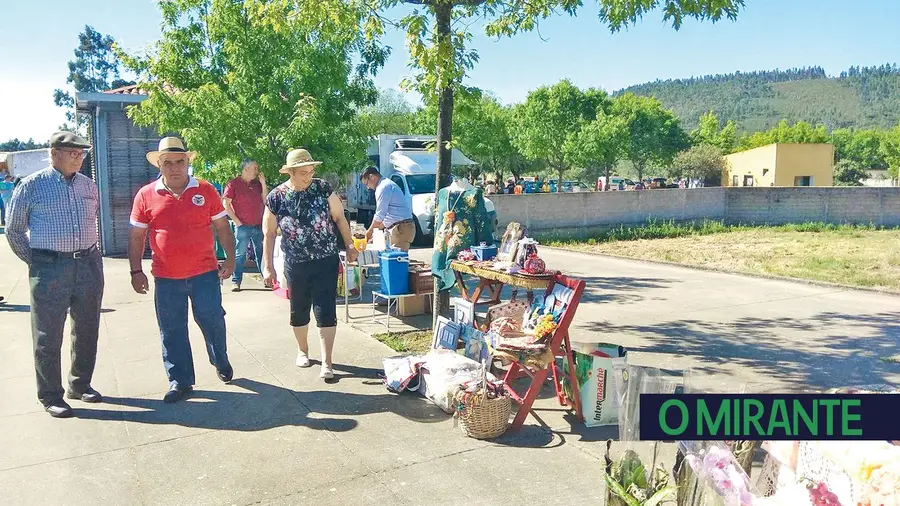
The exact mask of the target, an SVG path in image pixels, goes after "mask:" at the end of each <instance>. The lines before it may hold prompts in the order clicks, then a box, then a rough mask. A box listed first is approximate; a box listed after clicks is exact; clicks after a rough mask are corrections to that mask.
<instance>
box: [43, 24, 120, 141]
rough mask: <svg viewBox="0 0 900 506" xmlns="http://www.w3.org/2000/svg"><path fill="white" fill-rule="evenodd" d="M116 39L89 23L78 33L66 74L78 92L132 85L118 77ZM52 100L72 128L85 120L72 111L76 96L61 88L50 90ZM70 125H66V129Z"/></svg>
mask: <svg viewBox="0 0 900 506" xmlns="http://www.w3.org/2000/svg"><path fill="white" fill-rule="evenodd" d="M115 44H116V40H115V39H114V38H112V36H110V35H103V34H102V33H100V32H98V31H97V30H94V28H93V27H91V26H90V25H85V27H84V31H83V32H81V33H79V34H78V47H76V48H75V59H74V60H69V75H68V77H67V78H66V83H68V84H71V85H72V87H73V88H74V89H75V91H77V92H98V91H104V90H108V89H112V88H118V87H120V86H125V85H127V84H134V83H132V82H130V81H125V80H123V79H120V78H119V65H120V61H119V58H118V56H117V55H116V53H115ZM53 103H54V104H56V105H57V106H58V107H64V108H66V109H67V111H66V121H68V122H70V123H73V125H74V128H75V129H79V128H80V127H81V126H83V124H84V122H83V121H82V120H81V119H79V118H78V117H77V114H76V113H75V98H74V97H73V96H72V94H71V93H69V92H68V91H65V90H62V89H58V88H57V89H55V90H53ZM68 128H72V127H68V126H66V129H68Z"/></svg>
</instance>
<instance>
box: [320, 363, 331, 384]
mask: <svg viewBox="0 0 900 506" xmlns="http://www.w3.org/2000/svg"><path fill="white" fill-rule="evenodd" d="M319 377H320V378H322V379H326V380H330V379H334V371H333V370H332V369H331V367H330V366H327V365H324V364H323V365H322V371H321V372H320V373H319Z"/></svg>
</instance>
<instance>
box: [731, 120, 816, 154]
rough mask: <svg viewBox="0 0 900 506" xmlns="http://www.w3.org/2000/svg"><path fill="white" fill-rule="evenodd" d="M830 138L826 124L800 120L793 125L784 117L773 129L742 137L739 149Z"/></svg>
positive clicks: (813, 141)
mask: <svg viewBox="0 0 900 506" xmlns="http://www.w3.org/2000/svg"><path fill="white" fill-rule="evenodd" d="M830 140H831V139H830V137H829V135H828V129H827V128H826V127H825V125H816V126H815V127H813V126H812V125H810V124H809V123H807V122H805V121H798V122H797V123H794V124H793V125H791V124H789V123H788V122H787V120H784V119H783V120H781V121H779V122H778V124H777V125H776V126H775V127H774V128H772V129H771V130H768V131H766V132H756V133H754V134H753V135H750V136H748V137H745V138H744V139H742V140H741V143H740V149H739V150H740V151H746V150H748V149H753V148H758V147H761V146H767V145H769V144H775V143H797V144H817V143H827V142H829V141H830Z"/></svg>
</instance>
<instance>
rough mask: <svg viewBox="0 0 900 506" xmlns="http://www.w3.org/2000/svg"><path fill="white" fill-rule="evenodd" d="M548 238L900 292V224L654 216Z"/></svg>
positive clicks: (596, 249)
mask: <svg viewBox="0 0 900 506" xmlns="http://www.w3.org/2000/svg"><path fill="white" fill-rule="evenodd" d="M542 243H543V244H547V245H550V246H556V247H562V248H567V249H573V250H578V251H585V252H590V253H602V254H610V255H617V256H623V257H629V258H637V259H643V260H658V261H666V262H674V263H679V264H684V265H688V266H696V267H706V268H712V269H717V270H722V271H728V272H738V273H745V274H763V275H773V276H783V277H788V278H798V279H807V280H813V281H826V282H831V283H839V284H843V285H848V286H857V287H866V288H877V289H882V290H889V291H894V292H900V229H878V228H876V227H869V226H847V225H826V224H821V223H807V224H801V225H786V226H780V227H756V226H728V225H724V224H723V223H721V222H715V221H707V222H702V223H695V224H675V223H650V224H648V225H647V226H643V227H636V228H635V227H632V228H627V227H620V228H617V229H612V230H609V231H607V232H605V233H603V234H601V235H599V236H595V237H592V238H588V239H554V238H544V240H543V241H542Z"/></svg>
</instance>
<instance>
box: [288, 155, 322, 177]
mask: <svg viewBox="0 0 900 506" xmlns="http://www.w3.org/2000/svg"><path fill="white" fill-rule="evenodd" d="M321 164H322V162H317V161H315V160H313V159H312V156H310V154H309V151H307V150H305V149H292V150H291V151H290V152H289V153H288V154H287V158H286V159H285V161H284V165H282V166H281V170H279V171H278V172H281V173H282V174H288V173H289V171H290V170H291V169H299V168H303V167H315V166H317V165H321Z"/></svg>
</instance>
